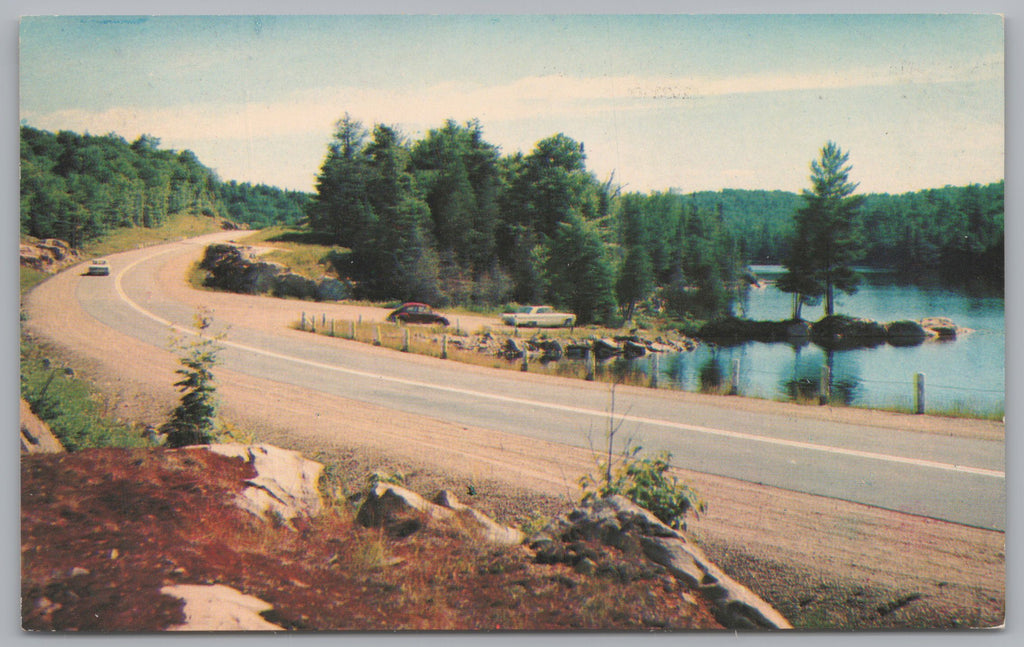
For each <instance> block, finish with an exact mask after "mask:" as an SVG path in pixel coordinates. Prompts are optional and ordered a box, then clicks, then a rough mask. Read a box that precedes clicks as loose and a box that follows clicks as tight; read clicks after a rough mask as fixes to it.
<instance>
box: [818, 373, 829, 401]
mask: <svg viewBox="0 0 1024 647" xmlns="http://www.w3.org/2000/svg"><path fill="white" fill-rule="evenodd" d="M831 399H832V371H831V370H830V369H829V367H828V364H826V365H825V366H822V367H821V387H820V390H819V392H818V404H820V405H825V404H828V403H829V401H830V400H831Z"/></svg>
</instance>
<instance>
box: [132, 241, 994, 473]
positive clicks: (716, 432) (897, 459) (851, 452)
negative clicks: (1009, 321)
mask: <svg viewBox="0 0 1024 647" xmlns="http://www.w3.org/2000/svg"><path fill="white" fill-rule="evenodd" d="M174 250H175V248H174V247H171V248H170V249H168V250H166V251H163V252H159V253H157V254H154V255H152V256H145V257H143V258H139V259H137V260H135V261H133V262H132V263H129V264H128V265H127V266H125V267H124V269H122V270H121V271H120V272H118V273H117V275H116V276H115V277H114V288H115V289H116V291H117V294H118V296H119V297H120V298H121V300H122V301H124V302H125V303H127V304H128V305H129V306H131V308H133V309H134V310H135V311H136V312H138V313H139V314H141V315H143V316H145V317H147V318H149V319H151V320H153V321H155V322H157V323H159V324H161V325H164V326H168V327H169V328H171V329H173V330H174V331H176V332H179V333H182V334H186V335H193V336H196V337H198V336H199V333H197V332H196V331H195V330H192V329H190V328H186V327H183V326H179V325H178V324H175V323H173V322H171V321H168V320H166V319H164V318H162V317H160V316H159V315H157V314H156V313H154V312H150V311H149V310H146V309H145V308H143V307H142V306H140V305H139V304H138V303H136V302H135V301H133V300H132V299H131V298H130V297H129V296H128V294H127V293H126V292H125V291H124V288H123V286H122V284H121V279H122V277H123V276H124V275H125V274H126V273H127V272H128V271H129V270H131V269H133V268H134V267H135V266H136V265H138V264H139V263H141V262H142V261H145V260H150V259H152V258H156V257H157V256H161V255H163V254H167V253H169V252H172V251H174ZM217 343H218V344H220V345H221V346H225V347H229V348H234V349H236V350H241V351H244V352H249V353H255V354H257V355H263V356H264V357H270V358H273V359H279V360H283V361H288V362H293V363H296V364H302V365H304V366H309V367H313V368H319V369H323V370H327V371H333V372H336V373H343V374H346V375H354V376H357V377H363V378H368V379H372V380H379V381H385V382H390V383H393V384H402V385H405V386H411V387H415V388H420V389H429V390H433V391H440V392H443V393H452V394H456V395H464V396H470V397H475V398H481V399H487V400H493V401H496V402H506V403H509V404H515V405H520V406H529V407H535V408H540V409H549V410H553V411H560V412H563V413H574V414H578V415H585V416H590V417H596V418H601V419H607V417H608V415H609V413H608V412H607V411H601V410H597V409H587V408H583V407H574V406H570V405H565V404H555V403H550V402H541V401H539V400H529V399H526V398H517V397H513V396H508V395H499V394H496V393H487V392H484V391H474V390H471V389H463V388H457V387H452V386H444V385H440V384H431V383H429V382H420V381H418V380H410V379H406V378H400V377H392V376H387V375H381V374H379V373H370V372H367V371H360V370H358V369H352V368H344V367H342V366H336V365H333V364H326V363H324V362H317V361H314V360H308V359H302V358H300V357H294V356H291V355H285V354H282V353H277V352H274V351H270V350H266V349H263V348H257V347H255V346H248V345H245V344H239V343H237V342H232V341H227V340H219V341H218V342H217ZM618 418H619V420H621V421H624V422H631V423H637V424H645V425H653V426H658V427H666V428H669V429H679V430H682V431H690V432H696V433H701V434H706V435H710V436H719V437H722V438H730V439H734V440H743V441H749V442H757V443H765V444H769V445H778V446H782V447H791V448H794V449H802V450H807V451H815V452H821V453H826V454H837V455H843V456H853V457H857V458H864V459H869V460H877V461H884V462H889V463H901V464H904V465H913V466H915V467H925V468H931V469H937V470H945V471H950V472H959V473H962V474H974V475H977V476H986V477H991V478H998V479H1005V478H1006V473H1005V472H1002V471H998V470H989V469H985V468H981V467H970V466H967V465H954V464H950V463H940V462H938V461H930V460H925V459H920V458H907V457H905V456H894V455H891V454H880V453H876V452H867V451H861V450H857V449H844V448H841V447H830V446H828V445H818V444H815V443H808V442H802V441H798V440H787V439H784V438H771V437H769V436H758V435H756V434H748V433H743V432H739V431H730V430H727V429H716V428H713V427H703V426H700V425H690V424H686V423H681V422H674V421H671V420H661V419H657V418H646V417H643V416H632V415H628V414H626V415H622V416H619V417H618Z"/></svg>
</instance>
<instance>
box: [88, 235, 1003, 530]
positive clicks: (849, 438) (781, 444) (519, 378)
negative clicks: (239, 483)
mask: <svg viewBox="0 0 1024 647" xmlns="http://www.w3.org/2000/svg"><path fill="white" fill-rule="evenodd" d="M226 237H227V235H226V234H217V235H214V236H211V237H205V238H203V239H202V240H201V241H199V240H197V241H183V242H181V243H173V244H169V245H162V246H157V247H152V248H148V249H144V250H136V251H132V252H125V253H123V254H116V255H113V256H111V257H110V263H111V268H112V271H111V275H110V276H109V277H81V279H80V280H79V284H78V287H77V296H78V299H79V301H80V303H81V306H82V307H83V308H84V309H85V310H86V311H87V312H88V313H90V314H91V315H92V316H93V317H95V318H96V319H98V320H99V321H100V322H102V323H103V324H105V325H107V326H109V327H111V328H114V329H116V330H118V331H119V332H122V333H125V334H128V335H131V336H133V337H135V338H137V339H139V340H141V341H143V342H145V343H149V344H153V345H155V346H159V347H161V348H166V347H167V340H168V328H169V326H177V327H179V328H180V330H181V331H182V332H183V333H187V332H188V331H189V330H190V325H191V321H192V318H193V316H194V314H195V312H194V307H193V305H192V304H187V303H182V302H180V301H177V300H175V299H174V298H173V297H172V296H171V294H170V293H169V291H168V290H166V286H164V285H162V284H161V282H160V279H159V276H158V274H159V272H160V269H161V268H162V267H164V266H165V265H166V264H167V263H168V262H169V261H170V260H172V259H175V258H177V257H179V256H181V255H190V256H198V254H199V253H200V252H201V249H202V246H203V244H204V243H205V242H206V241H209V240H212V239H217V238H220V239H223V238H226ZM237 298H239V299H245V298H248V297H243V296H238V297H237ZM291 303H294V308H295V319H296V320H297V319H298V318H299V313H300V312H301V311H302V310H303V309H304V308H311V305H310V304H304V303H302V302H298V301H296V302H291ZM217 323H218V324H221V325H223V324H229V326H230V327H229V330H228V333H227V337H226V339H225V340H224V342H223V346H224V351H223V352H222V353H221V362H222V365H223V366H225V367H226V368H230V369H231V370H234V371H238V372H240V373H244V374H249V375H253V376H257V377H262V378H267V379H271V380H274V381H278V382H283V383H287V384H291V385H295V386H299V387H302V388H306V389H310V390H314V391H321V392H326V393H331V394H335V395H339V396H343V397H346V398H351V399H355V400H360V401H364V402H368V403H372V404H377V405H383V406H386V407H389V408H393V409H398V410H402V411H405V412H409V413H414V414H420V415H424V416H430V417H433V418H437V419H442V420H446V421H450V422H455V423H459V424H465V425H473V426H476V427H482V428H488V429H497V430H502V431H506V432H512V433H516V434H522V435H526V436H531V437H534V438H539V439H543V440H547V441H553V442H559V443H565V444H569V445H576V446H581V447H590V446H594V445H596V446H601V445H602V444H603V442H604V441H603V438H604V434H605V432H606V430H607V428H608V424H609V416H610V415H613V416H614V420H615V423H616V424H618V425H620V431H619V433H618V434H617V436H616V438H617V439H618V440H624V439H626V438H631V439H632V440H633V441H634V442H636V443H638V444H640V445H642V446H643V447H644V448H645V450H650V451H658V450H663V449H664V450H668V451H670V452H672V454H673V457H674V458H673V463H674V464H675V465H677V466H679V467H683V468H687V469H692V470H696V471H700V472H705V473H710V474H716V475H721V476H728V477H732V478H737V479H742V480H746V481H751V482H757V483H764V484H768V485H773V486H777V487H781V488H787V489H791V490H796V491H800V492H806V493H810V494H817V495H821V496H825V497H832V498H837V499H843V500H847V501H854V502H858V503H864V504H869V505H875V506H880V507H883V508H887V509H891V510H898V511H903V512H908V513H913V514H919V515H924V516H929V517H934V518H937V519H943V520H947V521H953V522H957V523H962V524H967V525H972V526H977V527H982V528H990V529H996V530H1005V524H1006V518H1005V517H1006V514H1005V510H1006V491H1005V474H1004V470H1005V453H1004V444H1003V442H1001V441H990V440H978V439H970V438H958V437H952V436H944V435H941V434H930V433H921V432H916V431H906V430H901V429H894V428H883V427H876V426H870V425H858V424H850V423H844V422H836V421H832V420H822V419H820V417H816V416H808V417H804V416H799V415H791V414H789V413H776V412H773V411H772V407H765V408H766V409H768V411H767V412H763V413H762V412H753V411H750V410H746V409H738V408H735V407H731V406H730V400H731V399H730V398H726V397H723V398H720V399H715V404H703V403H692V402H687V401H684V398H677V397H673V396H672V395H671V394H666V393H665V392H664V391H659V392H657V393H654V392H650V391H648V390H646V389H640V388H625V387H619V388H618V389H616V391H615V394H614V411H611V409H612V406H611V403H612V392H611V388H610V387H600V386H595V385H593V384H581V383H578V382H573V381H570V380H557V379H551V378H548V377H544V376H529V375H526V376H524V375H521V374H518V373H512V374H509V373H508V372H503V371H498V370H494V371H481V370H479V369H474V370H466V368H465V367H460V366H458V365H457V364H454V363H452V362H443V361H440V360H437V361H428V360H425V359H423V358H418V359H415V360H412V359H410V358H408V357H407V356H404V355H402V354H401V353H397V352H396V353H381V352H379V351H378V350H377V349H373V350H371V349H369V348H366V347H362V346H360V345H358V344H354V343H350V342H342V341H340V340H328V339H326V338H322V337H314V336H312V335H308V336H307V335H298V334H294V333H290V332H289V331H284V330H283V331H282V333H281V334H276V333H273V332H268V331H266V330H265V327H261V326H254V325H249V323H250V322H247V321H246V320H245V319H240V320H235V321H230V322H224V321H218V322H217ZM286 332H287V333H289V334H284V333H286ZM610 412H611V413H610Z"/></svg>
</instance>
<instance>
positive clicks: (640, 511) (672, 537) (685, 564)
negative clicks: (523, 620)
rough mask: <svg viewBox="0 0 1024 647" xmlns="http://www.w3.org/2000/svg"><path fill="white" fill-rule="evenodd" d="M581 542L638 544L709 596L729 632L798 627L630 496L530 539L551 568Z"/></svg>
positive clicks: (584, 510) (576, 514)
mask: <svg viewBox="0 0 1024 647" xmlns="http://www.w3.org/2000/svg"><path fill="white" fill-rule="evenodd" d="M579 540H593V541H599V542H601V543H603V544H605V545H607V546H614V547H617V548H621V547H624V546H627V545H629V544H631V543H638V544H639V545H640V547H641V548H642V550H643V553H644V555H646V557H647V558H648V559H649V560H651V561H652V562H654V563H656V564H659V565H661V566H662V567H664V568H665V569H666V570H667V571H668V572H669V573H670V574H672V576H674V577H675V578H676V579H677V580H678V581H679V582H680V583H682V584H683V585H685V586H686V587H687V588H688V589H690V590H692V591H694V592H695V593H697V594H699V595H701V596H702V597H704V598H705V599H706V600H707V601H708V603H709V604H710V605H711V608H712V610H713V612H714V614H715V619H716V620H718V622H719V623H720V624H721V625H722V626H724V627H726V628H728V629H791V628H792V625H791V624H790V623H789V621H788V620H786V619H785V618H784V617H783V616H782V614H780V613H779V612H778V611H776V610H775V609H773V608H772V607H771V605H769V604H768V603H767V602H765V601H764V600H762V599H761V598H760V597H758V596H757V595H756V594H755V593H754V592H753V591H751V590H750V589H748V588H747V587H745V586H743V585H742V584H740V583H739V582H737V581H735V580H733V579H732V578H731V577H729V576H728V575H726V574H725V573H724V572H722V570H721V569H719V568H718V567H717V566H716V565H715V564H713V563H712V562H711V561H710V560H709V559H708V558H707V556H705V555H704V552H703V551H702V550H701V549H700V548H699V547H698V546H696V545H695V544H693V543H692V542H691V541H689V540H688V539H687V537H686V536H685V535H683V534H682V533H680V532H677V531H675V530H673V529H672V528H669V527H668V526H667V525H665V524H664V523H662V522H661V521H660V520H659V519H658V518H657V517H655V516H654V515H653V514H652V513H651V512H650V511H648V510H645V509H644V508H641V507H640V506H638V505H636V504H635V503H633V502H632V501H630V500H629V499H627V498H625V497H622V496H618V495H616V496H611V497H606V498H603V499H598V500H595V501H591V502H590V503H588V504H586V505H585V506H583V507H581V508H578V509H576V510H574V511H573V512H572V513H570V514H569V515H568V516H567V517H563V518H560V519H556V520H555V521H553V522H552V523H550V524H549V525H548V526H547V528H545V529H544V530H543V531H541V532H540V533H539V534H538V535H536V536H534V537H532V538H531V539H530V543H529V546H530V548H531V549H533V550H534V551H535V552H536V554H537V558H538V561H541V562H547V563H550V562H557V561H563V560H566V559H569V560H572V559H576V558H578V557H579V553H578V551H577V552H575V553H574V552H573V551H571V550H570V551H566V550H565V549H564V544H565V542H573V541H579ZM573 565H574V566H577V567H578V564H573Z"/></svg>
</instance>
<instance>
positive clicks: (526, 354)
mask: <svg viewBox="0 0 1024 647" xmlns="http://www.w3.org/2000/svg"><path fill="white" fill-rule="evenodd" d="M519 370H521V371H522V372H523V373H525V372H527V371H528V370H530V350H529V349H528V348H527V347H526V344H523V364H522V366H520V367H519Z"/></svg>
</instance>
